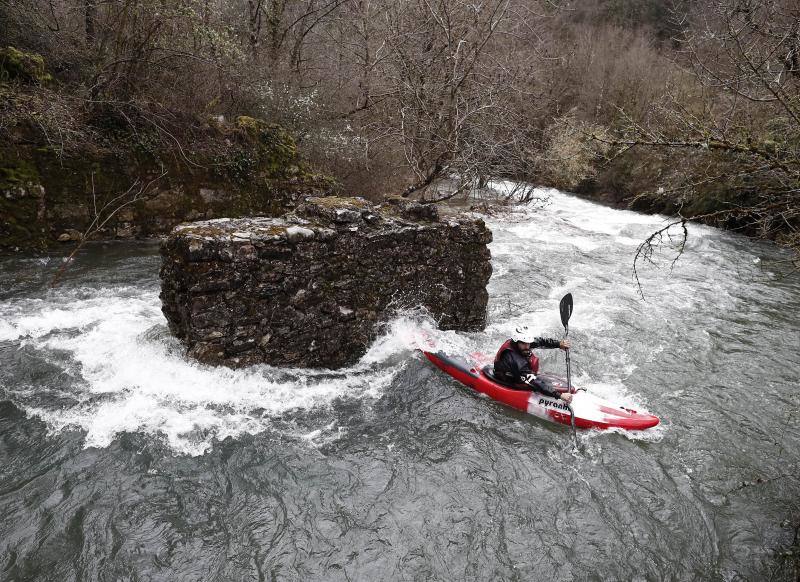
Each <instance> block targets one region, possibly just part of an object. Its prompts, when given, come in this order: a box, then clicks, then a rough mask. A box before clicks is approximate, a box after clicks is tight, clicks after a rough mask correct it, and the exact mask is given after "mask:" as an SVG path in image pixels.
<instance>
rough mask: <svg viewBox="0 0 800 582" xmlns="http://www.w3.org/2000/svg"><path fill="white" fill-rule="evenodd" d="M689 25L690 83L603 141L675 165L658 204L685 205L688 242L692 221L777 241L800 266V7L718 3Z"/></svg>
mask: <svg viewBox="0 0 800 582" xmlns="http://www.w3.org/2000/svg"><path fill="white" fill-rule="evenodd" d="M684 22H685V23H686V26H685V29H684V30H683V32H682V35H681V38H680V42H681V46H682V47H683V49H682V52H681V54H680V55H679V57H680V62H681V63H683V64H684V65H685V66H686V68H687V71H689V72H690V73H691V74H692V77H691V81H690V82H687V83H685V84H683V85H672V86H668V87H666V90H665V92H664V97H663V98H662V99H660V100H659V101H657V102H656V103H654V104H653V107H651V109H650V111H649V112H648V114H647V115H645V116H643V117H639V118H638V119H637V118H635V117H634V116H632V115H630V114H628V112H626V111H624V110H623V111H621V116H622V119H623V121H624V123H623V127H622V130H620V131H618V132H616V134H615V135H614V136H613V137H612V138H609V139H604V138H601V137H598V136H596V137H597V139H598V140H600V141H603V142H605V143H607V144H609V145H612V146H615V147H616V148H621V149H623V150H628V149H639V150H652V151H660V152H664V153H665V154H666V155H667V156H669V158H670V161H671V162H672V168H671V169H669V170H668V171H667V172H665V173H664V178H663V183H662V185H661V188H660V193H659V194H658V195H659V196H662V197H670V198H671V199H674V200H677V201H678V203H679V205H680V209H679V217H678V218H677V219H676V220H675V221H674V222H673V223H672V226H679V227H681V228H680V231H679V232H680V233H682V234H683V236H684V237H685V235H686V233H687V231H686V230H685V228H683V227H684V226H685V221H686V219H698V220H705V221H707V222H717V223H720V224H723V225H726V226H728V227H738V228H744V229H746V230H747V231H748V232H751V233H756V234H759V235H760V236H763V237H769V238H777V239H778V241H779V242H781V243H783V244H785V245H787V246H788V247H790V248H792V249H793V250H794V251H795V257H798V256H800V67H798V65H800V62H798V47H800V7H798V5H797V3H796V2H793V1H791V0H759V1H757V2H756V1H747V0H745V1H740V0H714V1H713V2H709V3H705V4H701V5H700V7H699V8H697V9H696V10H695V12H694V13H692V14H689V15H686V17H685V19H684ZM667 228H669V226H668V227H667ZM666 232H667V230H665V229H662V230H661V231H659V232H658V233H655V234H654V236H652V237H650V239H648V240H647V241H645V243H644V244H643V245H642V246H641V247H640V248H639V252H638V253H637V260H640V259H643V260H648V259H649V258H650V256H651V255H652V245H653V244H655V243H657V242H659V241H660V240H661V235H663V234H664V233H666ZM682 249H683V246H682V245H678V250H679V252H681V251H682ZM796 264H797V265H798V266H800V263H796Z"/></svg>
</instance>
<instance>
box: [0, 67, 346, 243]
mask: <svg viewBox="0 0 800 582" xmlns="http://www.w3.org/2000/svg"><path fill="white" fill-rule="evenodd" d="M34 57H35V55H34V56H30V58H29V60H33V62H35V63H38V64H39V65H41V66H43V65H42V63H41V62H40V59H39V60H38V61H37V60H36V59H35V58H34ZM3 66H4V67H5V69H2V71H0V72H2V73H3V74H2V75H0V120H2V131H3V136H4V139H3V140H2V142H0V249H5V250H14V249H31V248H34V249H35V248H39V249H43V248H47V247H48V246H52V245H53V244H55V243H57V242H71V241H80V240H82V238H84V237H90V238H92V239H94V240H108V239H137V238H148V237H154V236H162V235H166V234H167V233H169V231H170V230H171V229H172V227H174V226H175V225H176V224H179V223H181V222H186V221H191V220H203V219H209V218H216V217H222V216H225V217H239V216H248V215H262V216H264V215H266V216H277V215H280V214H282V213H284V212H286V211H287V210H288V209H290V208H293V207H294V206H295V205H296V203H297V201H298V200H300V199H302V198H304V197H305V196H308V195H325V194H328V193H330V192H332V191H334V190H335V188H336V183H335V181H334V180H333V179H332V178H330V177H327V176H323V175H320V174H317V173H315V172H314V171H313V170H312V169H311V168H310V167H309V166H308V165H307V164H306V163H305V161H304V160H303V158H302V155H301V154H300V152H299V151H298V148H297V145H296V143H295V140H294V138H293V137H292V136H291V135H290V134H289V133H288V132H287V131H286V130H285V129H283V128H281V127H280V126H278V125H275V124H271V123H267V122H265V121H263V120H259V119H255V118H252V117H248V116H244V115H240V116H236V117H233V118H231V119H227V118H225V117H223V116H210V115H209V116H197V115H191V114H180V113H176V112H170V111H165V110H163V109H160V108H159V107H158V106H155V105H152V106H149V107H148V105H147V104H141V103H133V102H131V103H105V102H93V101H91V100H86V99H78V98H76V97H75V96H73V95H72V94H71V93H70V91H62V90H61V89H60V88H58V87H55V88H51V87H49V86H48V83H49V75H48V77H47V78H45V77H43V75H44V74H45V73H44V72H43V71H44V70H43V69H42V71H41V72H40V74H38V76H31V75H33V74H32V73H31V74H30V75H28V76H23V75H22V74H21V73H15V74H14V75H11V74H10V73H9V71H8V66H9V65H8V62H7V61H3Z"/></svg>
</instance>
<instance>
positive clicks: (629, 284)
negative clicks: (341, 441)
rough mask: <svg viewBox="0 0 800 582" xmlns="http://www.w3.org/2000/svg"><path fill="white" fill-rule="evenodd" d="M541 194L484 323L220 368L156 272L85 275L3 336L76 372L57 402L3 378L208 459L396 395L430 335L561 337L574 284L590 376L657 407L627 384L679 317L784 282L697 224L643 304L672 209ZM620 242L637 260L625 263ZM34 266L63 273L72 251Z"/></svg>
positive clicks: (65, 376) (12, 323)
mask: <svg viewBox="0 0 800 582" xmlns="http://www.w3.org/2000/svg"><path fill="white" fill-rule="evenodd" d="M495 186H496V187H497V188H499V189H502V188H504V187H506V185H505V184H503V183H499V184H496V185H495ZM537 194H538V196H537V202H535V203H533V204H531V205H529V206H527V207H518V208H513V209H510V210H509V211H508V212H506V213H504V214H502V215H501V216H500V217H498V218H490V217H484V218H485V219H486V220H487V223H488V226H489V227H490V228H491V230H492V231H493V233H494V242H493V243H492V244H491V246H490V249H491V252H492V257H493V267H494V274H493V277H492V280H491V282H490V285H489V293H490V297H491V299H490V306H489V318H488V325H487V328H486V330H485V331H484V332H482V333H477V334H458V333H455V332H441V331H439V330H437V329H436V327H435V322H434V321H433V320H432V319H431V318H430V317H426V316H425V315H424V314H419V313H401V314H398V316H397V317H396V318H395V319H393V320H391V321H388V322H386V323H385V325H384V327H383V329H382V331H381V332H380V333H379V335H378V337H377V338H376V340H375V341H374V343H373V344H372V346H371V347H370V349H369V351H368V352H367V354H366V355H365V356H364V357H363V358H361V360H360V361H359V362H358V363H357V364H356V365H355V366H352V367H350V368H346V369H343V370H338V371H335V372H331V371H319V370H306V369H295V370H293V369H276V368H272V367H270V366H255V367H252V368H249V369H245V370H230V369H226V368H212V367H208V366H204V365H201V364H198V363H196V362H193V361H191V360H189V359H187V358H186V357H184V353H183V349H182V348H181V346H180V345H179V343H178V342H177V341H175V340H174V339H173V338H172V337H170V335H169V333H168V331H167V328H166V322H165V320H164V317H163V315H162V313H161V309H160V307H161V306H160V300H159V298H158V292H159V289H158V281H157V279H156V277H155V270H154V272H153V276H151V277H150V278H149V279H145V280H144V281H142V282H137V283H136V284H124V283H122V284H115V282H114V281H113V274H112V275H111V278H110V280H108V281H107V282H106V284H104V285H103V286H91V287H84V286H82V285H81V282H80V281H79V280H77V281H74V282H73V283H72V284H70V285H67V286H65V288H63V289H56V290H51V291H45V292H39V293H35V294H34V296H33V297H24V296H23V297H11V298H10V299H7V300H6V301H4V302H3V303H2V305H0V341H3V342H11V343H14V344H18V345H19V346H20V348H26V349H32V350H35V351H37V352H39V353H41V354H45V357H46V358H47V359H50V360H51V361H52V362H53V364H54V365H56V366H62V367H63V372H62V377H61V379H62V382H60V383H58V385H53V386H48V390H49V391H51V393H52V394H53V395H54V396H56V398H54V399H52V400H50V401H49V402H48V400H47V399H42V398H35V397H34V398H29V396H30V395H31V394H35V393H36V392H37V391H39V390H40V389H41V387H40V386H37V385H36V384H35V383H23V384H18V383H15V384H8V383H6V384H5V385H3V386H2V388H3V390H4V391H5V392H6V393H7V394H8V396H9V397H10V398H11V399H12V401H15V402H18V403H19V404H21V405H22V407H23V409H24V410H25V411H26V412H27V413H29V414H31V415H35V416H37V417H39V418H41V419H42V420H43V421H45V422H46V423H47V426H48V427H49V429H50V430H51V431H60V430H63V429H67V428H78V429H80V430H82V431H85V433H86V437H85V445H86V446H87V447H105V446H108V445H109V443H110V442H111V441H112V440H113V439H114V438H115V437H116V436H117V435H119V434H120V433H123V432H125V431H131V432H132V431H141V432H145V433H149V434H153V435H159V436H162V437H163V438H165V439H166V440H167V441H168V443H169V445H170V446H171V447H172V448H173V449H174V450H175V451H176V452H179V453H186V454H190V455H199V454H202V453H203V452H204V451H206V450H208V448H209V447H210V446H211V444H212V443H213V442H214V440H221V439H224V438H226V437H229V436H230V437H236V436H238V435H241V434H244V433H250V434H256V433H258V432H261V431H263V430H266V429H268V428H270V427H271V426H273V425H274V422H273V421H274V419H275V418H280V417H281V416H282V415H284V414H285V413H287V412H289V411H292V410H298V409H313V408H320V407H321V408H324V407H329V406H331V403H332V402H333V401H334V400H336V399H341V398H348V399H361V400H363V401H365V402H370V401H374V400H375V399H378V398H380V397H381V395H382V394H383V392H384V390H385V389H386V387H388V386H390V385H391V383H392V380H393V379H394V378H395V376H396V375H397V373H398V372H399V371H400V370H402V369H403V367H404V366H406V365H407V362H408V361H409V360H414V359H415V358H417V357H418V356H417V355H416V353H415V351H414V350H415V348H417V347H418V341H419V337H420V332H421V331H423V332H424V334H425V337H427V338H430V339H432V340H433V341H434V342H435V343H436V344H437V348H438V349H443V350H445V351H448V352H450V353H453V354H458V353H472V352H475V351H478V352H491V351H492V350H493V349H494V348H495V347H496V346H498V345H499V344H500V343H502V341H503V340H504V339H505V338H507V337H508V336H509V334H510V333H511V331H512V330H513V329H514V328H516V327H517V326H529V327H531V328H533V329H534V330H536V332H537V333H540V334H541V335H549V336H555V337H560V334H562V333H563V330H562V329H560V323H559V320H558V311H557V303H558V300H559V299H560V297H561V296H562V295H563V294H564V293H566V292H571V293H573V295H574V296H575V311H574V314H573V319H572V329H573V341H574V344H575V347H574V349H573V352H574V354H575V355H574V360H575V362H576V372H577V376H576V379H575V381H576V383H578V385H581V386H584V387H586V388H589V389H591V390H592V391H594V392H596V393H597V394H598V395H600V396H603V397H611V398H615V399H617V400H622V401H623V402H627V403H629V404H630V405H635V406H638V407H644V408H650V409H652V407H650V406H649V404H648V402H647V398H646V395H643V394H641V393H632V392H631V391H630V390H629V389H628V388H626V384H625V379H626V377H628V376H629V375H630V374H632V373H633V372H634V370H635V369H636V367H637V365H640V364H641V363H642V362H643V361H652V360H653V359H654V358H657V357H658V353H659V352H660V351H661V350H663V349H665V348H667V347H668V344H669V340H670V336H674V334H675V330H674V329H673V330H670V326H671V322H670V318H669V314H670V313H673V312H675V311H676V310H678V311H686V310H696V309H702V308H703V306H708V305H711V304H713V308H714V309H725V310H735V309H737V308H739V307H740V306H741V300H739V299H737V298H736V294H735V289H736V288H738V287H740V286H742V285H747V284H749V281H751V280H757V279H762V278H765V277H767V278H768V277H770V276H774V275H771V274H770V273H769V272H765V271H764V270H763V269H761V268H760V267H759V265H760V259H759V257H758V256H757V255H756V254H752V255H751V256H747V257H737V258H736V260H735V262H732V263H731V264H727V265H726V264H724V258H721V256H720V254H718V253H717V252H715V248H714V245H715V243H713V242H710V241H708V240H707V235H708V234H709V233H712V232H714V229H710V228H708V227H704V226H696V225H692V226H691V227H690V238H689V241H688V245H687V248H686V251H685V254H686V258H685V259H684V260H683V262H681V261H678V262H677V263H676V264H675V266H674V268H672V269H669V268H665V266H664V265H665V264H666V265H669V263H670V261H671V258H670V257H671V255H670V249H669V248H662V249H661V251H662V252H663V253H664V254H665V257H664V258H663V261H662V264H661V265H660V270H659V269H654V268H651V269H645V270H644V271H643V272H642V274H641V277H642V285H643V290H644V292H645V293H646V294H648V295H651V296H652V300H651V301H649V302H645V301H642V300H641V299H640V297H639V295H640V289H639V288H638V286H637V284H636V282H635V281H634V280H633V276H632V270H631V265H632V260H633V256H634V252H635V249H636V247H637V246H638V244H640V242H641V241H642V240H643V237H645V236H646V235H647V234H648V233H649V232H651V231H653V230H656V229H658V228H660V227H661V226H662V225H663V224H664V223H665V220H666V219H665V217H662V216H646V215H641V214H636V213H633V212H627V211H620V210H614V209H610V208H605V207H602V206H598V205H596V204H593V203H589V202H585V201H582V200H579V199H576V198H574V197H570V196H567V195H565V194H563V193H560V192H558V191H555V190H544V189H542V190H539V191H537ZM620 249H621V251H620ZM607 251H610V252H609V253H607ZM620 252H621V253H622V255H623V257H625V258H626V259H627V260H624V261H622V262H621V264H617V263H615V261H617V260H618V259H617V258H616V257H617V255H618V254H620ZM697 256H702V261H703V263H704V267H702V268H703V269H709V270H710V269H714V272H715V276H714V277H713V278H710V277H709V278H708V279H707V280H703V279H699V278H697V277H695V276H691V277H684V276H682V275H683V267H684V264H687V263H689V264H692V265H693V264H694V261H696V260H697V259H694V258H692V257H697ZM30 262H31V263H32V265H35V266H37V267H40V268H41V267H45V268H46V269H52V268H53V267H54V266H55V264H57V262H58V260H57V259H52V261H49V262H48V261H47V260H44V261H43V260H42V259H30ZM720 263H722V264H720ZM643 321H649V322H652V321H658V322H660V323H659V325H663V328H662V331H663V332H664V337H662V338H660V339H658V338H657V341H655V342H642V343H639V342H636V343H633V344H631V343H629V342H628V343H626V344H625V345H622V339H621V337H620V334H619V333H615V329H616V328H618V327H620V326H623V327H634V328H635V326H636V325H637V323H641V322H643ZM634 333H636V332H635V331H634ZM626 334H627V331H626ZM696 335H697V338H696V339H697V341H699V343H700V345H701V346H702V345H706V346H707V345H708V343H709V339H708V337H707V334H705V333H704V332H702V331H698V332H696ZM559 357H560V355H559V354H554V353H550V354H543V359H544V360H545V365H546V366H548V367H550V368H553V369H558V367H559V365H560V360H559V359H558V358H559ZM584 362H591V366H588V365H584ZM52 402H56V403H57V406H52V405H51V404H52ZM653 412H654V413H656V414H658V411H657V410H653ZM323 423H324V424H323V425H321V426H311V427H308V426H305V427H298V428H297V431H296V433H295V434H296V436H298V437H302V438H306V439H307V440H308V441H309V442H310V443H312V444H314V443H318V442H326V441H327V439H331V438H336V437H337V436H340V435H341V434H342V430H346V429H342V427H336V426H332V425H331V424H330V423H327V422H326V421H325V420H324V419H323ZM666 424H667V425H668V424H669V419H668V418H667V419H666Z"/></svg>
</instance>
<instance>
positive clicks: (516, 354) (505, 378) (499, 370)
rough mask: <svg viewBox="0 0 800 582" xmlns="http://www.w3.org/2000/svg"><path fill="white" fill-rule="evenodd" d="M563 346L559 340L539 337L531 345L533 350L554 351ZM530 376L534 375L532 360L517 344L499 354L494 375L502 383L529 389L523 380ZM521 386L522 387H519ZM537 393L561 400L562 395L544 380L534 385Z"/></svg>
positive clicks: (535, 381)
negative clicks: (544, 349)
mask: <svg viewBox="0 0 800 582" xmlns="http://www.w3.org/2000/svg"><path fill="white" fill-rule="evenodd" d="M560 345H561V342H560V341H559V340H557V339H550V338H541V337H537V338H536V339H535V340H534V341H533V343H532V344H531V349H534V348H546V349H553V348H557V347H559V346H560ZM528 374H533V370H531V363H530V359H529V358H526V357H525V356H524V355H523V354H522V353H521V352H520V351H519V349H518V348H517V344H516V343H515V342H511V344H510V345H509V346H508V347H507V348H506V349H504V350H503V351H502V353H501V354H499V356H498V358H497V360H496V361H495V364H494V375H495V377H496V378H497V379H498V380H500V381H501V382H503V383H505V384H508V385H509V386H512V387H514V388H521V389H529V388H528V386H527V385H526V384H525V383H524V382H523V378H524V377H525V376H527V375H528ZM519 384H521V386H518V385H519ZM532 386H533V388H534V389H535V390H536V391H537V392H541V393H542V394H545V395H547V396H552V397H553V398H560V396H561V393H560V392H559V391H558V390H555V389H553V387H552V386H550V384H549V383H548V382H546V381H545V380H543V379H538V378H537V379H536V380H534V381H533V384H532Z"/></svg>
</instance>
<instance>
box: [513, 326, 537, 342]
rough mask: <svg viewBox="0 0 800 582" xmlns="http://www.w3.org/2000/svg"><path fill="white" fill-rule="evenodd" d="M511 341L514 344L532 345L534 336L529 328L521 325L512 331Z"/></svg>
mask: <svg viewBox="0 0 800 582" xmlns="http://www.w3.org/2000/svg"><path fill="white" fill-rule="evenodd" d="M512 339H513V340H514V341H515V342H523V343H526V344H532V343H533V340H535V339H536V335H535V334H534V333H533V330H531V328H529V327H528V326H527V325H523V326H520V327H518V328H517V329H515V330H514V337H513V338H512Z"/></svg>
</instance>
